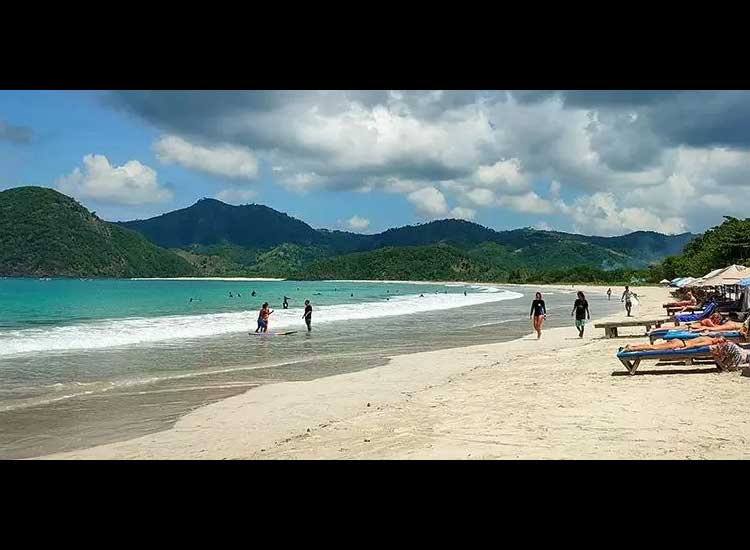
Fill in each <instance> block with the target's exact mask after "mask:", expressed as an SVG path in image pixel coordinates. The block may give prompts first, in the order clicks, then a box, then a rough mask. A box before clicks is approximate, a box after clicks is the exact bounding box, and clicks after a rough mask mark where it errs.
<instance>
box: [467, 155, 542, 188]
mask: <svg viewBox="0 0 750 550" xmlns="http://www.w3.org/2000/svg"><path fill="white" fill-rule="evenodd" d="M474 179H475V180H476V182H477V183H479V184H481V185H483V186H485V187H496V188H498V189H502V190H503V191H504V192H508V193H514V192H521V191H525V190H527V189H528V187H529V182H528V178H527V177H526V175H524V174H523V171H522V169H521V162H520V161H519V160H518V159H517V158H512V159H509V160H499V161H497V162H496V163H495V164H492V165H490V166H480V167H479V169H478V170H477V172H476V174H475V177H474Z"/></svg>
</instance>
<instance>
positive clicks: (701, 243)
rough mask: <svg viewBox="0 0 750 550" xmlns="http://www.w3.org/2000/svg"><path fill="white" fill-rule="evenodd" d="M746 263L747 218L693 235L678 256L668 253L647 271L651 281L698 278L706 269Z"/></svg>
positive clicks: (749, 257)
mask: <svg viewBox="0 0 750 550" xmlns="http://www.w3.org/2000/svg"><path fill="white" fill-rule="evenodd" d="M749 263H750V218H746V219H744V220H739V219H737V218H732V217H729V216H725V221H724V222H723V223H722V224H721V225H718V226H716V227H712V228H711V229H709V230H708V231H706V232H705V233H704V234H703V235H701V236H698V237H696V238H695V239H693V240H692V241H691V242H690V243H688V244H687V246H685V250H684V252H683V253H682V254H680V255H678V256H669V257H667V258H665V259H664V260H663V261H662V262H661V263H660V264H659V265H657V266H655V267H654V268H653V269H652V270H651V273H650V276H651V278H652V280H654V281H658V280H661V279H669V280H672V279H674V278H675V277H702V276H703V275H705V274H706V273H708V272H709V271H712V270H714V269H718V268H721V267H726V266H728V265H732V264H740V265H748V264H749Z"/></svg>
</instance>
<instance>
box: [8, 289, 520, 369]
mask: <svg viewBox="0 0 750 550" xmlns="http://www.w3.org/2000/svg"><path fill="white" fill-rule="evenodd" d="M472 288H473V289H476V290H479V291H480V292H472V293H470V294H468V295H466V296H464V295H463V294H455V293H454V294H425V296H424V297H420V296H419V295H407V296H393V297H392V298H391V299H390V300H382V301H377V302H361V303H354V304H338V305H329V306H317V307H315V310H314V313H313V323H314V324H315V325H316V326H317V325H323V324H328V323H334V322H340V321H351V320H355V319H375V318H380V317H391V316H400V315H409V314H412V313H420V312H426V311H436V310H444V309H452V308H457V307H464V306H472V305H478V304H484V303H489V302H499V301H503V300H514V299H517V298H521V297H522V296H523V294H520V293H518V292H510V291H506V290H502V289H500V288H498V287H494V286H486V285H472ZM313 305H314V304H313ZM256 318H257V311H255V310H252V311H245V312H232V313H213V314H205V315H179V316H177V315H175V316H164V317H139V318H125V319H110V320H103V321H97V322H92V323H86V324H78V325H70V326H60V327H54V328H49V327H47V328H44V329H40V328H28V329H22V330H15V331H7V332H0V357H4V356H8V355H15V354H20V353H38V352H45V351H66V350H84V349H102V348H111V347H116V346H128V345H135V344H144V343H153V342H162V341H168V340H175V339H185V338H186V339H194V338H205V337H209V336H216V335H221V334H230V333H238V332H246V331H248V330H251V331H252V330H255V327H256ZM271 319H272V330H274V331H275V330H277V329H284V328H290V327H297V328H300V327H302V328H304V325H303V323H302V309H301V308H291V309H288V310H276V312H275V313H274V314H273V315H272V317H271Z"/></svg>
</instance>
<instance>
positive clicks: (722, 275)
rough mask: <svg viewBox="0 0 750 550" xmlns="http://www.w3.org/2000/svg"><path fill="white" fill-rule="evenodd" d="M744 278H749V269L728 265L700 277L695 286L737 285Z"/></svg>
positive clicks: (742, 266)
mask: <svg viewBox="0 0 750 550" xmlns="http://www.w3.org/2000/svg"><path fill="white" fill-rule="evenodd" d="M746 277H750V269H748V268H747V267H745V266H744V265H730V266H729V267H725V268H724V269H715V270H714V271H712V272H711V273H708V274H706V275H705V276H704V277H701V278H700V279H699V280H698V281H697V282H696V286H722V285H738V284H740V281H741V280H742V279H744V278H746Z"/></svg>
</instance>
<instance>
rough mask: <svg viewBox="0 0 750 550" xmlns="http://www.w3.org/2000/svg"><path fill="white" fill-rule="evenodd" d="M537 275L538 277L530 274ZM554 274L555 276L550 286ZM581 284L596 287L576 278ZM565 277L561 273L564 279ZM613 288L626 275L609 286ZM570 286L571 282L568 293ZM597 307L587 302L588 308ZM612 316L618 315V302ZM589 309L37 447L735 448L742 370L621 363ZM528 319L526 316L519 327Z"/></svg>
mask: <svg viewBox="0 0 750 550" xmlns="http://www.w3.org/2000/svg"><path fill="white" fill-rule="evenodd" d="M540 288H543V287H540ZM549 288H553V287H549ZM576 288H577V289H581V290H584V291H585V292H586V293H587V294H592V293H604V292H605V291H606V287H576ZM567 290H570V287H567ZM612 290H613V296H612V299H613V300H619V295H620V293H621V292H622V289H621V288H619V287H613V289H612ZM634 290H636V292H638V294H639V297H640V298H641V305H640V307H638V308H636V309H635V310H634V314H635V316H636V318H644V319H645V318H649V319H655V318H662V317H664V313H663V311H664V310H663V309H662V308H661V304H662V303H663V302H665V301H668V300H669V292H668V290H667V289H664V288H656V287H644V288H636V289H634ZM572 301H573V297H572V296H571V306H572ZM593 313H594V315H595V316H596V312H593ZM610 318H611V319H617V318H620V319H624V318H625V312H624V310H623V311H622V312H621V313H619V314H617V315H614V316H610ZM601 320H605V319H596V318H595V319H592V321H591V323H590V324H589V325H588V326H587V328H586V335H585V337H584V338H583V339H579V338H578V337H577V332H576V330H575V328H574V327H573V321H572V319H571V323H570V327H569V328H556V329H550V330H546V331H545V332H544V333H543V336H542V339H541V340H539V341H538V340H537V339H536V337H535V336H532V335H531V334H529V335H528V336H526V337H524V338H521V339H518V340H514V341H510V342H504V343H499V344H486V345H477V346H471V347H465V348H457V349H447V350H440V351H433V352H426V353H417V354H410V355H402V356H397V357H394V358H392V359H391V360H390V362H389V363H388V364H386V365H384V366H381V367H377V368H372V369H369V370H363V371H359V372H354V373H348V374H341V375H336V376H330V377H326V378H319V379H316V380H312V381H306V382H283V383H275V384H267V385H263V386H261V387H258V388H255V389H252V390H250V391H248V392H246V393H244V394H241V395H237V396H235V397H231V398H229V399H225V400H223V401H220V402H218V403H214V404H212V405H208V406H205V407H202V408H200V409H197V410H195V411H194V412H192V413H190V414H188V415H186V416H184V417H182V418H181V419H180V420H179V421H178V422H177V423H176V424H175V425H174V426H173V427H172V428H171V429H169V430H166V431H162V432H158V433H154V434H150V435H147V436H143V437H139V438H137V439H132V440H129V441H122V442H118V443H113V444H108V445H102V446H98V447H93V448H89V449H83V450H77V451H73V452H68V453H61V454H56V455H49V456H47V457H43V458H57V459H61V458H62V459H74V458H83V459H128V458H141V459H198V458H206V459H331V458H348V459H374V458H379V459H467V458H468V459H482V458H484V459H491V458H510V459H513V458H525V459H541V458H548V459H550V458H551V459H559V458H562V459H576V458H584V459H585V458H605V459H617V458H621V459H625V458H745V457H747V456H748V455H750V452H748V450H747V448H748V447H747V441H748V440H750V421H748V418H750V414H748V413H750V399H748V394H747V392H748V391H749V390H750V386H748V384H750V378H747V377H743V376H742V375H741V374H740V373H739V372H731V373H719V372H718V371H716V369H714V368H712V367H711V366H701V367H683V366H675V367H656V366H654V364H652V363H644V364H643V365H642V366H641V368H640V369H639V371H638V374H637V375H635V376H628V375H627V373H626V371H625V369H624V367H622V365H621V364H620V363H619V361H617V359H616V358H615V352H616V350H617V348H618V347H619V346H623V345H625V344H626V343H628V342H635V341H637V342H644V341H646V340H645V338H640V339H635V338H628V337H627V336H635V335H638V334H641V335H642V334H643V333H644V330H643V328H632V329H622V330H621V334H622V335H624V336H626V337H624V338H618V339H604V338H603V332H604V331H603V330H601V329H594V327H593V324H594V323H595V322H597V321H601ZM529 332H531V327H529Z"/></svg>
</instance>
